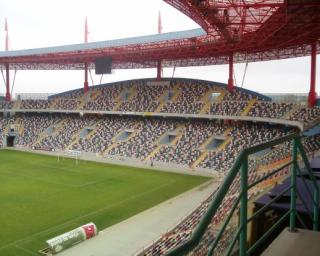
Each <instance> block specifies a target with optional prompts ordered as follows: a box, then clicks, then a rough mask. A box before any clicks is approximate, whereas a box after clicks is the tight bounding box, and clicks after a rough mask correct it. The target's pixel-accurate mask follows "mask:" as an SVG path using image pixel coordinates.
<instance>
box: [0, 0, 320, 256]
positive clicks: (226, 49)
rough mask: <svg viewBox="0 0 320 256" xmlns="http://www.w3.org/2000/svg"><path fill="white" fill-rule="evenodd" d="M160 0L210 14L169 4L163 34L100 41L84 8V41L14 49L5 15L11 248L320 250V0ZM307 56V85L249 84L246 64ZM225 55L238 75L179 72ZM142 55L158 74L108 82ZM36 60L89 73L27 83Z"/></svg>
mask: <svg viewBox="0 0 320 256" xmlns="http://www.w3.org/2000/svg"><path fill="white" fill-rule="evenodd" d="M162 2H164V3H163V4H166V7H167V8H171V9H173V10H175V11H177V12H179V13H180V14H181V15H183V16H186V17H188V18H190V19H191V20H192V22H195V24H197V28H194V29H187V30H181V31H174V32H166V33H165V32H163V31H162V23H161V16H160V13H159V16H158V17H157V18H158V33H156V34H149V35H144V36H140V35H135V36H128V37H126V38H120V39H112V40H105V41H90V42H89V29H88V22H87V18H86V19H85V25H84V42H83V43H78V44H65V45H59V46H51V45H50V46H45V47H40V48H35V47H34V48H30V49H28V48H29V47H27V48H24V49H19V50H13V49H10V48H11V47H10V39H9V29H8V27H9V26H8V22H7V20H5V22H4V28H5V30H4V35H5V37H4V47H2V44H1V46H0V47H2V48H3V49H4V51H1V52H0V68H1V73H2V81H1V87H0V88H1V89H0V92H1V93H3V94H2V95H1V96H0V181H1V186H0V206H1V211H0V225H1V231H0V256H15V255H17V256H28V255H56V254H58V255H62V256H125V255H128V256H131V255H136V256H160V255H166V256H180V255H193V256H204V255H217V256H220V255H240V256H249V255H264V256H266V255H276V256H278V255H279V256H282V255H283V256H285V255H305V256H309V255H310V256H315V255H319V254H320V235H319V229H320V225H319V221H320V202H319V201H320V98H318V97H317V89H316V74H317V72H316V71H317V69H316V64H317V54H318V52H319V49H320V40H319V39H320V2H319V1H318V0H163V1H162ZM132 3H133V2H132ZM108 4H110V5H112V3H111V2H109V3H108ZM134 5H137V8H142V6H140V4H139V1H134ZM119 15H121V13H119ZM113 26H117V24H114V25H113ZM10 35H11V34H10ZM300 57H304V58H308V61H309V63H310V64H309V67H308V77H310V79H309V80H308V81H305V84H308V89H309V91H306V92H305V94H304V95H302V96H301V95H298V96H297V95H295V94H294V93H292V92H291V91H290V89H291V88H290V85H289V84H288V82H287V81H279V87H284V88H285V91H286V93H285V94H282V95H280V96H279V95H278V96H275V95H273V94H272V92H271V91H270V92H269V93H261V92H260V91H258V90H254V89H248V88H244V87H243V83H244V80H245V76H246V72H247V67H248V63H256V62H261V63H264V61H276V60H286V59H288V60H289V61H292V62H293V61H295V60H296V59H298V58H300ZM239 63H244V64H246V67H245V70H244V74H243V79H242V83H241V84H238V83H236V79H235V70H234V66H235V65H237V64H239ZM213 65H227V67H228V68H227V70H228V75H226V76H225V82H221V81H220V82H217V81H214V80H208V79H205V78H201V77H198V78H190V77H188V76H186V77H176V76H175V75H174V73H175V70H176V69H180V68H186V67H198V68H200V67H204V66H213ZM169 68H171V69H172V70H173V72H172V75H169V76H164V72H163V70H164V69H167V70H168V69H169ZM138 69H139V70H142V71H144V70H152V71H154V76H152V77H149V78H146V77H145V76H143V77H139V78H136V77H135V78H130V79H128V78H126V77H123V78H121V77H120V79H119V81H108V82H102V80H103V75H106V76H108V75H109V76H110V77H111V76H113V74H114V73H115V72H117V70H138ZM26 71H29V72H31V71H32V72H40V71H42V72H43V71H45V72H53V71H54V72H56V73H55V74H58V73H61V74H64V75H65V76H68V72H71V71H77V72H78V73H77V74H79V73H80V74H81V79H83V82H82V83H81V84H78V85H77V86H76V87H71V85H70V87H69V88H68V87H65V88H64V90H60V91H59V92H56V93H50V94H49V93H46V91H45V90H44V92H43V93H31V92H33V89H32V88H31V87H32V86H29V87H28V88H26V89H25V90H26V91H28V90H30V93H20V94H19V93H16V94H15V95H14V93H13V91H14V84H15V80H16V74H17V72H18V73H19V72H21V73H22V72H26ZM92 72H93V73H95V77H101V79H100V82H99V83H95V82H94V81H93V79H92ZM146 72H147V71H146ZM23 74H25V73H22V74H21V75H19V77H18V78H17V79H19V80H20V81H21V80H23V79H24V78H23ZM34 74H36V73H34ZM250 75H251V76H254V74H250ZM90 78H91V81H90ZM38 79H40V76H39V78H38ZM258 79H260V80H261V81H262V80H264V79H267V77H259V78H258ZM288 81H289V80H288ZM48 82H49V81H48ZM41 83H42V84H43V85H44V86H43V87H42V88H43V89H45V88H46V81H45V80H43V81H41ZM53 89H54V88H53Z"/></svg>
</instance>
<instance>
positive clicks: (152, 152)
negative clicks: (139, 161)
mask: <svg viewBox="0 0 320 256" xmlns="http://www.w3.org/2000/svg"><path fill="white" fill-rule="evenodd" d="M161 148H162V145H158V146H157V147H156V148H155V149H154V150H152V151H151V153H150V154H149V155H147V157H146V158H145V159H143V162H147V161H148V160H150V159H151V158H153V157H154V156H155V155H156V154H157V153H158V152H159V151H160V149H161Z"/></svg>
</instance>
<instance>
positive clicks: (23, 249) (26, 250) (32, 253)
mask: <svg viewBox="0 0 320 256" xmlns="http://www.w3.org/2000/svg"><path fill="white" fill-rule="evenodd" d="M15 247H16V248H18V249H19V250H22V251H24V252H26V253H28V254H31V255H35V256H38V255H39V254H37V253H34V252H33V251H30V250H28V249H26V248H23V247H22V246H19V245H17V244H16V245H15Z"/></svg>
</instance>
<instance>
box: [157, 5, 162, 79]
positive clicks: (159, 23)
mask: <svg viewBox="0 0 320 256" xmlns="http://www.w3.org/2000/svg"><path fill="white" fill-rule="evenodd" d="M161 33H162V22H161V13H160V11H159V14H158V34H161ZM161 73H162V63H161V60H158V62H157V80H158V81H159V80H161Z"/></svg>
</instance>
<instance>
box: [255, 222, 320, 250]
mask: <svg viewBox="0 0 320 256" xmlns="http://www.w3.org/2000/svg"><path fill="white" fill-rule="evenodd" d="M275 255H276V256H288V255H290V256H319V255H320V232H315V231H311V230H306V229H298V230H297V232H289V230H288V229H287V228H285V229H284V230H283V231H282V232H281V233H280V235H279V236H278V237H277V238H276V239H275V240H274V241H273V242H272V243H271V244H270V245H269V247H268V248H267V249H266V250H265V251H264V252H263V253H262V254H261V256H275Z"/></svg>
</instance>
